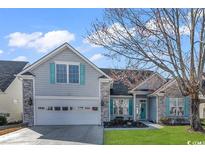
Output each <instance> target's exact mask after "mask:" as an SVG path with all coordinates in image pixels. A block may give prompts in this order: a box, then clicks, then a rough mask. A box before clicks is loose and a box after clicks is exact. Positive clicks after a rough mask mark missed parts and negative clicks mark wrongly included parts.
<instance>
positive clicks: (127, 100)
mask: <svg viewBox="0 0 205 154" xmlns="http://www.w3.org/2000/svg"><path fill="white" fill-rule="evenodd" d="M115 100H118V101H119V100H123V101H126V102H127V104H128V114H114V103H115V102H114V101H115ZM113 115H114V116H129V99H127V98H114V99H113Z"/></svg>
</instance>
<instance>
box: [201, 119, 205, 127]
mask: <svg viewBox="0 0 205 154" xmlns="http://www.w3.org/2000/svg"><path fill="white" fill-rule="evenodd" d="M201 124H202V126H205V118H203V119H201Z"/></svg>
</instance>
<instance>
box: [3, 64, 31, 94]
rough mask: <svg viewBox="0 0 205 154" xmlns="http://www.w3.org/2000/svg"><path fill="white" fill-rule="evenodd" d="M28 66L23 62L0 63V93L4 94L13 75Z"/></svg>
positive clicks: (13, 77)
mask: <svg viewBox="0 0 205 154" xmlns="http://www.w3.org/2000/svg"><path fill="white" fill-rule="evenodd" d="M27 64H28V62H25V61H2V60H1V61H0V91H2V92H4V91H5V90H6V89H7V88H8V87H9V85H10V84H11V83H12V81H13V80H14V79H15V75H17V74H18V73H19V72H21V71H22V70H23V68H24V67H25V66H26V65H27Z"/></svg>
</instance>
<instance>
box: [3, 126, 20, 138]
mask: <svg viewBox="0 0 205 154" xmlns="http://www.w3.org/2000/svg"><path fill="white" fill-rule="evenodd" d="M22 128H23V127H22V126H19V127H13V128H6V129H3V130H0V136H1V135H4V134H8V133H11V132H15V131H17V130H20V129H22Z"/></svg>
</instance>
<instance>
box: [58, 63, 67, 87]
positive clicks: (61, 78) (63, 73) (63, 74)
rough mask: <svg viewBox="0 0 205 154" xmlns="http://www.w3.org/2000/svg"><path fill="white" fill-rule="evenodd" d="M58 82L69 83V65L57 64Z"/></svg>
mask: <svg viewBox="0 0 205 154" xmlns="http://www.w3.org/2000/svg"><path fill="white" fill-rule="evenodd" d="M56 82H57V83H67V65H65V64H56Z"/></svg>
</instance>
